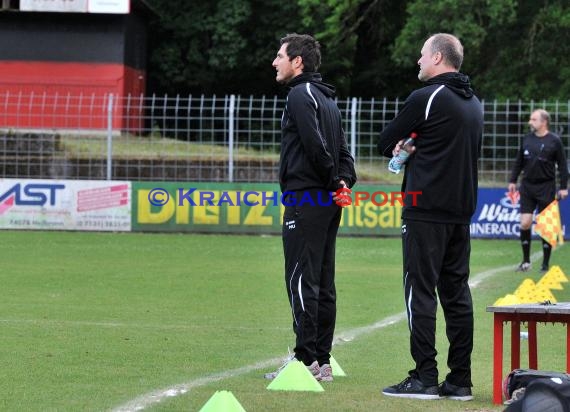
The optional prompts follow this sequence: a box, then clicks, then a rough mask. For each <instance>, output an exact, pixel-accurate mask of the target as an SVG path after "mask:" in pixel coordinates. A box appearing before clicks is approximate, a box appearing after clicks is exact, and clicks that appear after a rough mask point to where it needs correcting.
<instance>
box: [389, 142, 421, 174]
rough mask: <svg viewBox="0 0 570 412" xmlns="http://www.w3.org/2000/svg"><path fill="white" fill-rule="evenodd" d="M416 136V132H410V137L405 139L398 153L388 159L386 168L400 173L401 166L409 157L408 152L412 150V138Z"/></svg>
mask: <svg viewBox="0 0 570 412" xmlns="http://www.w3.org/2000/svg"><path fill="white" fill-rule="evenodd" d="M416 137H418V135H417V133H411V134H410V137H408V138H407V139H406V141H405V142H404V144H403V145H402V147H401V148H400V151H399V152H398V154H397V155H396V156H394V157H392V158H391V159H390V163H388V170H389V171H390V172H392V173H396V174H397V173H400V171H401V170H402V166H404V163H406V161H407V160H408V157H410V153H411V152H412V147H413V145H414V139H415V138H416Z"/></svg>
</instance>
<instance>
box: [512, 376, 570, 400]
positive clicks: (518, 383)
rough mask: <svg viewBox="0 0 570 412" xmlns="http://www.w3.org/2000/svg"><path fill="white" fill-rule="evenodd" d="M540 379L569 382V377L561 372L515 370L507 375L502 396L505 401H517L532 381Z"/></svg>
mask: <svg viewBox="0 0 570 412" xmlns="http://www.w3.org/2000/svg"><path fill="white" fill-rule="evenodd" d="M540 378H560V379H562V380H563V381H568V380H570V375H569V374H567V373H562V372H552V371H541V370H536V369H515V370H513V371H512V372H511V373H509V374H508V376H507V377H506V378H505V380H504V382H503V394H504V395H505V399H507V400H509V399H513V398H514V399H518V398H519V397H520V394H522V392H524V389H525V388H526V387H527V386H528V385H529V384H530V383H531V382H532V381H534V380H535V379H540ZM513 394H514V396H513ZM517 395H519V396H517Z"/></svg>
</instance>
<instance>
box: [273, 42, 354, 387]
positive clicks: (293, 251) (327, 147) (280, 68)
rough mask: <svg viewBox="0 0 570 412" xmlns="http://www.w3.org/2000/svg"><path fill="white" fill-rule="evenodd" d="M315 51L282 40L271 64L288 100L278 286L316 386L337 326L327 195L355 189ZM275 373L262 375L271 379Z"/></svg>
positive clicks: (328, 373)
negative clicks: (282, 278)
mask: <svg viewBox="0 0 570 412" xmlns="http://www.w3.org/2000/svg"><path fill="white" fill-rule="evenodd" d="M319 64H320V46H319V44H318V42H316V41H315V39H314V38H312V37H311V36H308V35H298V34H292V35H288V36H286V37H284V38H283V39H281V49H280V50H279V52H278V54H277V57H276V58H275V60H274V61H273V66H274V67H275V68H276V70H277V81H278V82H280V83H283V84H286V85H287V88H288V89H289V93H288V95H287V102H286V105H285V110H284V112H283V117H282V119H281V131H282V139H281V156H280V166H279V183H280V186H281V191H282V192H283V203H284V205H285V212H284V215H283V250H284V255H285V285H286V288H287V295H288V297H289V303H290V304H291V311H292V314H293V330H294V332H295V335H296V343H295V349H294V358H290V359H288V361H289V360H291V359H297V360H300V361H302V362H303V363H304V364H305V365H306V366H307V367H308V368H309V370H310V371H311V373H312V374H313V375H314V376H315V378H317V379H318V380H321V379H322V380H325V381H330V380H332V379H333V378H332V370H331V367H330V351H331V347H332V341H333V334H334V329H335V322H336V290H335V244H336V235H337V231H338V227H339V224H340V219H341V212H342V208H341V207H340V206H338V205H337V204H336V203H335V202H334V201H333V199H332V197H331V193H333V192H335V191H336V190H337V189H339V188H345V187H347V188H350V187H352V185H354V183H355V182H356V172H355V170H354V159H353V158H352V155H351V154H350V152H349V151H348V148H347V145H346V141H345V138H344V131H343V128H342V118H341V114H340V111H339V109H338V107H337V105H336V102H335V100H334V96H335V90H334V87H332V86H331V85H328V84H326V83H324V82H323V81H322V78H321V75H320V74H319V73H317V72H316V69H317V68H318V66H319ZM278 372H279V370H277V371H276V372H272V373H269V374H266V375H265V377H266V378H268V379H273V378H274V377H275V376H277V373H278Z"/></svg>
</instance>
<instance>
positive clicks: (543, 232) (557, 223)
mask: <svg viewBox="0 0 570 412" xmlns="http://www.w3.org/2000/svg"><path fill="white" fill-rule="evenodd" d="M534 231H535V232H536V233H537V234H538V235H539V236H540V237H541V238H543V239H544V240H546V241H547V242H548V243H550V246H552V247H553V248H555V247H556V244H557V243H558V244H559V245H562V244H563V243H564V232H563V231H562V221H561V220H560V208H559V207H558V201H557V200H554V201H553V202H552V203H551V204H549V205H548V206H547V207H546V208H545V209H544V210H543V211H542V212H540V213H539V214H538V215H536V225H535V226H534Z"/></svg>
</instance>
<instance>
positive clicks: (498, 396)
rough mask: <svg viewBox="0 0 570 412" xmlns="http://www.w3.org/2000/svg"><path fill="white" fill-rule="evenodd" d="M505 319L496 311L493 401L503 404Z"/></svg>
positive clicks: (494, 318) (494, 320) (494, 319)
mask: <svg viewBox="0 0 570 412" xmlns="http://www.w3.org/2000/svg"><path fill="white" fill-rule="evenodd" d="M503 321H504V317H503V316H502V315H501V314H498V313H495V316H494V317H493V403H494V404H495V405H501V404H502V403H503V395H502V393H501V386H502V379H503Z"/></svg>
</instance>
